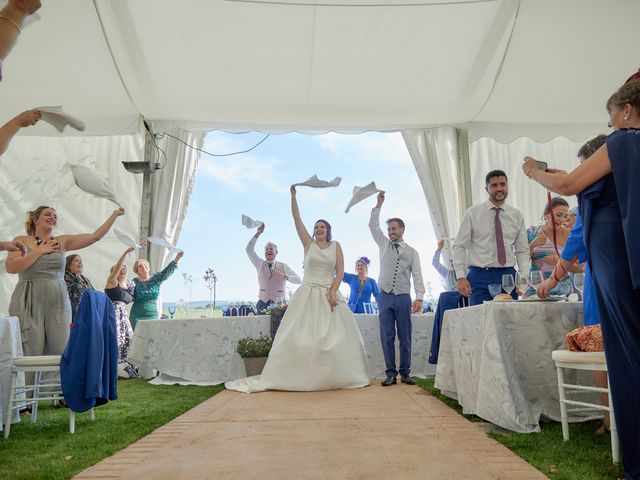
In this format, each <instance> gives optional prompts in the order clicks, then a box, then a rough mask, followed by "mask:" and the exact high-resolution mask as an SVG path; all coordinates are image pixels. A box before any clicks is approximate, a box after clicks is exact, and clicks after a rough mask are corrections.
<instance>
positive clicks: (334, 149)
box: [316, 133, 411, 165]
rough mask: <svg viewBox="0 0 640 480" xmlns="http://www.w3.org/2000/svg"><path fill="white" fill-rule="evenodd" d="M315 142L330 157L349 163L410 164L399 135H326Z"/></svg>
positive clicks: (409, 158) (405, 148) (407, 153)
mask: <svg viewBox="0 0 640 480" xmlns="http://www.w3.org/2000/svg"><path fill="white" fill-rule="evenodd" d="M316 141H317V142H318V143H319V145H320V147H321V148H322V149H324V150H326V151H327V152H329V153H330V154H331V155H334V156H336V157H342V158H344V159H345V160H349V161H358V162H365V163H385V164H391V165H397V164H405V163H406V162H411V157H410V156H409V152H408V151H407V147H406V145H405V143H404V140H403V138H402V134H401V133H387V134H381V133H364V134H362V135H343V134H339V133H327V134H325V135H321V136H319V137H318V138H317V140H316Z"/></svg>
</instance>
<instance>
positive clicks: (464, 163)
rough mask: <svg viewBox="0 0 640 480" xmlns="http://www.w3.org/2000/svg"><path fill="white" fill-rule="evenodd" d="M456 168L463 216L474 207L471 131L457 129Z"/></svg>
mask: <svg viewBox="0 0 640 480" xmlns="http://www.w3.org/2000/svg"><path fill="white" fill-rule="evenodd" d="M455 135H456V147H457V148H456V154H457V155H456V167H457V170H458V176H457V178H458V192H459V195H458V211H459V212H460V214H461V215H460V220H462V214H464V212H465V211H466V210H467V209H468V208H470V207H471V206H472V205H473V196H472V191H471V166H470V164H469V130H468V129H466V128H464V129H463V128H456V129H455Z"/></svg>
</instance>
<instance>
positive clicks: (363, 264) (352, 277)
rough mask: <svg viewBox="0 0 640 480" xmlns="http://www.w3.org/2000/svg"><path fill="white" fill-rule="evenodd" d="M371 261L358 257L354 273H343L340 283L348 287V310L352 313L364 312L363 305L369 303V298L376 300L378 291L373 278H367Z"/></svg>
mask: <svg viewBox="0 0 640 480" xmlns="http://www.w3.org/2000/svg"><path fill="white" fill-rule="evenodd" d="M370 263H371V260H369V259H368V258H367V257H360V258H359V259H358V260H356V273H355V274H353V273H347V272H344V276H343V277H342V281H343V282H344V283H346V284H348V285H349V288H350V289H351V292H350V293H349V308H350V309H351V311H352V312H353V313H372V312H365V309H364V304H365V303H371V296H373V297H374V298H375V299H376V300H378V295H379V294H380V289H379V288H378V284H377V283H376V281H375V280H374V279H373V278H369V276H368V274H369V264H370Z"/></svg>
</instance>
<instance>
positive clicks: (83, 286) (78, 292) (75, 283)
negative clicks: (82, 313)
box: [64, 271, 95, 322]
mask: <svg viewBox="0 0 640 480" xmlns="http://www.w3.org/2000/svg"><path fill="white" fill-rule="evenodd" d="M64 283H66V284H67V291H68V292H69V301H70V302H71V321H72V322H73V321H74V320H75V318H76V311H77V310H78V305H79V304H80V299H81V298H82V294H83V293H84V291H85V290H95V289H94V288H93V285H91V282H90V281H89V279H88V278H87V277H85V276H84V275H82V274H79V275H76V274H75V273H71V272H69V271H65V272H64Z"/></svg>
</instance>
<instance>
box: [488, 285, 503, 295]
mask: <svg viewBox="0 0 640 480" xmlns="http://www.w3.org/2000/svg"><path fill="white" fill-rule="evenodd" d="M500 293H502V285H500V284H499V283H492V284H490V285H489V295H491V298H495V297H496V295H498V294H500Z"/></svg>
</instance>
